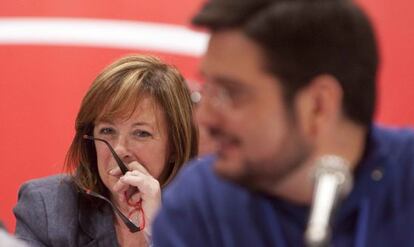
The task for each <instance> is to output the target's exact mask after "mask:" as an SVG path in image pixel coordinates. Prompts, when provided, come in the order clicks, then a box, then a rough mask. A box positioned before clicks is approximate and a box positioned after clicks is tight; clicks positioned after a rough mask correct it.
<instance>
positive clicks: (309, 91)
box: [294, 75, 343, 138]
mask: <svg viewBox="0 0 414 247" xmlns="http://www.w3.org/2000/svg"><path fill="white" fill-rule="evenodd" d="M342 98H343V90H342V87H341V85H340V84H339V81H338V80H337V79H335V78H334V77H333V76H330V75H319V76H317V77H315V78H314V79H312V80H311V81H310V83H309V85H308V86H306V87H305V88H303V89H301V90H300V91H299V92H298V93H297V95H296V97H295V105H294V107H295V111H296V115H297V118H298V119H297V120H298V121H299V124H300V126H301V128H302V131H303V133H304V134H305V135H307V136H309V137H311V138H312V137H316V136H317V135H320V134H322V133H323V132H326V131H328V129H331V127H332V126H333V124H335V122H336V121H338V120H339V117H340V116H341V114H342Z"/></svg>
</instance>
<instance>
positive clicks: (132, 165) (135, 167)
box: [128, 161, 151, 175]
mask: <svg viewBox="0 0 414 247" xmlns="http://www.w3.org/2000/svg"><path fill="white" fill-rule="evenodd" d="M128 168H129V170H130V171H140V172H142V173H143V174H145V175H151V174H150V173H149V172H148V170H147V169H146V168H145V167H144V166H143V165H142V164H140V163H139V162H138V161H132V162H131V163H129V164H128Z"/></svg>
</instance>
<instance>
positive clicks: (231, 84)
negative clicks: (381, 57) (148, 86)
mask: <svg viewBox="0 0 414 247" xmlns="http://www.w3.org/2000/svg"><path fill="white" fill-rule="evenodd" d="M193 23H194V24H196V25H198V26H201V27H207V28H208V29H209V30H210V31H211V39H210V42H209V46H208V50H207V52H206V54H205V57H204V59H203V62H202V65H201V72H202V73H203V75H204V77H205V86H204V89H203V92H202V99H201V101H200V105H199V107H200V109H199V110H200V117H201V120H200V121H201V124H203V125H204V126H205V127H206V128H207V130H208V132H209V134H210V135H211V136H212V137H213V138H214V139H215V141H216V142H217V143H218V152H217V154H216V155H215V156H213V157H206V158H202V159H199V160H196V161H194V162H193V164H190V165H189V166H188V167H187V169H186V170H184V171H183V172H182V173H181V174H180V176H179V178H177V180H176V181H175V182H174V183H173V184H172V185H171V187H170V188H169V189H168V190H167V191H166V193H165V196H164V198H163V199H164V200H163V208H162V210H161V212H160V214H159V216H158V218H157V219H156V220H155V225H154V244H155V246H303V245H304V232H305V228H306V225H307V220H308V215H309V211H310V210H309V205H310V204H311V202H312V195H313V187H314V186H313V185H314V179H313V176H312V174H313V173H314V169H315V166H316V165H315V164H317V163H318V161H320V159H321V158H322V157H327V155H328V156H329V157H334V158H335V159H336V160H340V161H342V163H343V164H346V167H347V169H349V170H350V171H351V172H352V174H353V177H354V186H353V189H352V191H351V192H350V194H349V195H348V197H347V198H345V199H344V201H343V202H342V203H341V204H340V205H339V207H338V210H337V212H336V214H335V215H334V217H333V218H332V219H331V225H332V234H331V238H330V245H331V246H412V244H413V241H410V240H414V234H412V233H411V231H412V230H410V229H413V227H414V222H413V216H414V213H413V210H414V196H413V195H414V167H413V165H414V159H413V157H414V155H413V154H414V134H413V132H412V131H410V130H389V129H385V128H382V127H379V126H376V125H374V124H373V123H372V121H373V114H374V110H375V88H376V87H375V83H376V79H377V67H378V55H377V47H376V41H375V37H374V34H373V30H372V27H371V24H370V22H369V20H368V19H367V17H366V15H365V14H364V13H363V12H362V11H361V9H360V8H359V7H358V6H356V4H355V3H353V2H352V1H346V0H244V1H240V0H211V1H209V2H207V3H206V5H205V6H204V8H203V9H202V10H201V11H200V12H199V13H198V14H197V16H196V17H195V18H194V20H193Z"/></svg>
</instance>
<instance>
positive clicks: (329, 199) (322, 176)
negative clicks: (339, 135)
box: [305, 155, 353, 247]
mask: <svg viewBox="0 0 414 247" xmlns="http://www.w3.org/2000/svg"><path fill="white" fill-rule="evenodd" d="M314 176H315V187H314V191H313V202H312V206H311V211H310V216H309V221H308V225H307V229H306V232H305V241H306V244H307V246H309V247H323V246H328V245H329V242H330V239H331V226H330V224H331V218H332V215H333V214H334V211H335V209H336V207H337V206H338V204H339V203H340V201H341V200H342V199H343V198H344V197H346V196H347V195H348V193H349V192H350V191H351V188H352V185H353V179H352V174H351V172H350V170H349V163H348V162H347V161H346V160H345V159H343V158H341V157H339V156H336V155H324V156H322V157H320V158H319V159H318V160H317V164H316V170H315V174H314Z"/></svg>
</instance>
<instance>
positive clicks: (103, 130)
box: [99, 128, 114, 135]
mask: <svg viewBox="0 0 414 247" xmlns="http://www.w3.org/2000/svg"><path fill="white" fill-rule="evenodd" d="M113 133H114V130H113V129H112V128H101V129H100V130H99V134H101V135H110V134H113Z"/></svg>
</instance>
